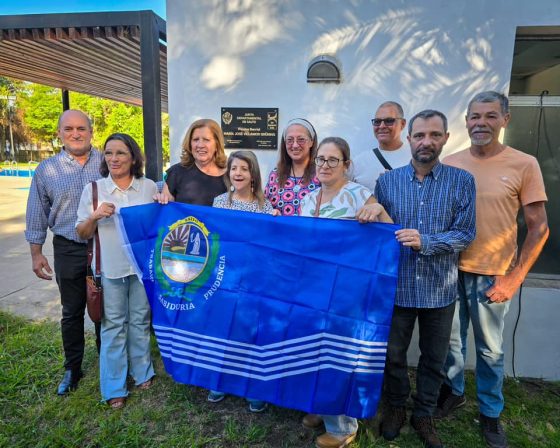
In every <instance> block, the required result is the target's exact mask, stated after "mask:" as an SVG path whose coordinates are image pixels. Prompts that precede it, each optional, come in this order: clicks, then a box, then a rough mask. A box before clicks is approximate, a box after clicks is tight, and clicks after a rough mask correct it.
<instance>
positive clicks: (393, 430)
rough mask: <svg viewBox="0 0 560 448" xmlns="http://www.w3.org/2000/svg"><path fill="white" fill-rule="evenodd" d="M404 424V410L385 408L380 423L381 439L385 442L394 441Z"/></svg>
mask: <svg viewBox="0 0 560 448" xmlns="http://www.w3.org/2000/svg"><path fill="white" fill-rule="evenodd" d="M405 423H406V409H405V408H404V407H393V406H389V407H387V409H385V412H384V413H383V420H382V421H381V434H383V438H384V439H385V440H394V439H396V438H397V437H398V436H399V434H400V433H401V428H402V427H403V426H404V424H405Z"/></svg>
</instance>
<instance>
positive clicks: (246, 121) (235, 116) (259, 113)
mask: <svg viewBox="0 0 560 448" xmlns="http://www.w3.org/2000/svg"><path fill="white" fill-rule="evenodd" d="M222 131H223V133H224V139H225V144H226V148H227V149H273V150H275V149H276V148H277V145H278V108H266V107H252V108H242V107H222Z"/></svg>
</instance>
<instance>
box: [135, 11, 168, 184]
mask: <svg viewBox="0 0 560 448" xmlns="http://www.w3.org/2000/svg"><path fill="white" fill-rule="evenodd" d="M140 64H141V69H142V108H143V119H144V154H145V156H146V177H149V178H150V179H152V180H154V181H159V180H161V179H162V176H163V156H162V138H161V74H160V69H159V66H160V64H159V30H158V27H157V24H156V16H155V15H154V14H153V13H152V12H151V11H142V12H140Z"/></svg>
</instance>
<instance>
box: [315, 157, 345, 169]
mask: <svg viewBox="0 0 560 448" xmlns="http://www.w3.org/2000/svg"><path fill="white" fill-rule="evenodd" d="M340 162H343V159H337V158H336V157H329V158H328V159H325V158H324V157H315V165H317V166H323V165H324V164H325V163H326V164H327V166H328V167H329V168H336V167H337V166H338V164H339V163H340Z"/></svg>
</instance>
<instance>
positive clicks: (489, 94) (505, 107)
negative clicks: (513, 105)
mask: <svg viewBox="0 0 560 448" xmlns="http://www.w3.org/2000/svg"><path fill="white" fill-rule="evenodd" d="M495 102H499V103H500V110H501V112H502V115H505V114H508V113H509V100H508V98H507V96H505V95H504V94H503V93H500V92H496V91H494V90H488V91H486V92H481V93H477V94H476V95H475V96H474V98H473V99H472V100H470V101H469V105H468V106H467V115H469V113H470V111H471V106H472V105H473V103H495Z"/></svg>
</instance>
